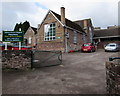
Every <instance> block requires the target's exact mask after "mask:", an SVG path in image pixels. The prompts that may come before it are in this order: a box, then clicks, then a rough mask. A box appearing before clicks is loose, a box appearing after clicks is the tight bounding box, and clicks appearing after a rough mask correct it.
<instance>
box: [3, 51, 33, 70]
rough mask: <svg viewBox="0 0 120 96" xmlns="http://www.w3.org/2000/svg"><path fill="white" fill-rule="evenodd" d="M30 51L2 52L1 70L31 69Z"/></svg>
mask: <svg viewBox="0 0 120 96" xmlns="http://www.w3.org/2000/svg"><path fill="white" fill-rule="evenodd" d="M31 60H32V51H31V50H4V51H2V68H15V69H16V68H17V69H29V68H31Z"/></svg>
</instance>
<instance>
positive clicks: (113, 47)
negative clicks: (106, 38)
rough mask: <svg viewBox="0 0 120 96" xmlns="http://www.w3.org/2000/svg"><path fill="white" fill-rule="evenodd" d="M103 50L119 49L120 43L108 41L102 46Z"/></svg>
mask: <svg viewBox="0 0 120 96" xmlns="http://www.w3.org/2000/svg"><path fill="white" fill-rule="evenodd" d="M104 50H105V52H107V51H119V50H120V45H118V44H116V43H109V44H107V45H106V46H105V47H104Z"/></svg>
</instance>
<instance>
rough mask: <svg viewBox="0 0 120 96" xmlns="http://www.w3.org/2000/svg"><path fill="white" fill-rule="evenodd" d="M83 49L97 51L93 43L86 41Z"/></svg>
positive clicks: (83, 50) (84, 50)
mask: <svg viewBox="0 0 120 96" xmlns="http://www.w3.org/2000/svg"><path fill="white" fill-rule="evenodd" d="M81 51H82V52H95V51H96V47H95V45H94V44H93V43H84V44H83V45H82V46H81Z"/></svg>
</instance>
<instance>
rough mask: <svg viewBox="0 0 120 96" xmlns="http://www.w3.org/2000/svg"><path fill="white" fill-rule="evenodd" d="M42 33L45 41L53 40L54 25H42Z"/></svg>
mask: <svg viewBox="0 0 120 96" xmlns="http://www.w3.org/2000/svg"><path fill="white" fill-rule="evenodd" d="M44 33H45V35H44V40H45V41H51V40H55V34H56V26H55V23H51V24H46V25H44Z"/></svg>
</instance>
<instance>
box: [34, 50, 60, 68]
mask: <svg viewBox="0 0 120 96" xmlns="http://www.w3.org/2000/svg"><path fill="white" fill-rule="evenodd" d="M61 63H62V52H61V51H39V50H34V51H33V55H32V68H40V67H47V66H53V65H59V64H61Z"/></svg>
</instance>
